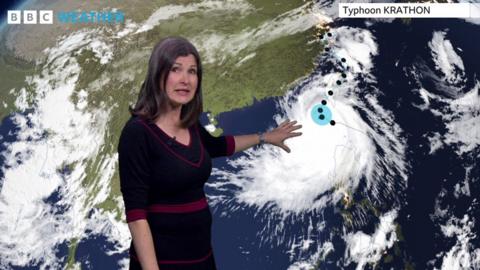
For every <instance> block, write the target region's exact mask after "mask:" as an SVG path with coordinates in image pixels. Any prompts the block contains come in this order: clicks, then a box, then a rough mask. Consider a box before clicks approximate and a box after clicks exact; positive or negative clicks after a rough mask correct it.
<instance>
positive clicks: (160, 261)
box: [130, 249, 213, 264]
mask: <svg viewBox="0 0 480 270" xmlns="http://www.w3.org/2000/svg"><path fill="white" fill-rule="evenodd" d="M212 253H213V252H212V250H211V249H210V251H209V252H208V254H207V255H205V256H203V257H202V258H200V259H196V260H181V261H172V260H159V261H158V263H159V264H192V263H200V262H203V261H206V260H207V259H208V258H209V257H210V256H212ZM130 256H131V257H132V258H133V259H135V260H136V261H138V257H137V256H135V255H134V254H130Z"/></svg>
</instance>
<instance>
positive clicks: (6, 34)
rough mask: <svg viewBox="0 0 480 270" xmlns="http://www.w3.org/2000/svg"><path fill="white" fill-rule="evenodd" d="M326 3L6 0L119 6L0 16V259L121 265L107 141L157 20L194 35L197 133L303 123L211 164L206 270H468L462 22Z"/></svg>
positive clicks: (164, 31)
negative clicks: (107, 17) (79, 13)
mask: <svg viewBox="0 0 480 270" xmlns="http://www.w3.org/2000/svg"><path fill="white" fill-rule="evenodd" d="M467 2H468V1H467ZM338 7H339V2H338V1H265V0H258V1H257V0H226V1H213V0H206V1H182V2H181V3H176V2H172V1H153V2H152V3H146V1H129V2H128V3H127V2H126V1H124V2H119V3H116V4H113V3H107V2H105V3H97V2H88V3H82V2H81V1H78V2H74V1H71V2H61V1H58V3H57V2H55V3H53V2H48V1H25V2H22V3H21V4H19V5H17V6H15V7H11V9H14V10H52V11H53V14H67V13H62V12H67V11H68V12H73V11H74V10H96V11H98V12H99V13H100V12H105V11H109V10H110V11H112V12H115V14H117V15H118V14H120V13H119V11H122V12H123V13H121V14H122V16H121V19H122V20H123V19H124V20H125V21H122V22H121V23H112V24H102V23H97V22H94V21H91V22H90V21H88V20H87V21H84V22H82V23H72V22H68V21H67V18H68V16H67V17H65V18H64V20H65V21H63V22H62V21H60V22H59V21H55V22H54V23H53V24H51V25H22V24H18V25H12V24H7V22H6V19H5V18H3V19H2V22H1V26H0V27H1V28H0V46H1V47H0V48H1V50H0V56H1V57H0V76H1V78H2V85H1V86H0V87H1V90H2V91H1V92H0V95H1V99H0V115H1V117H2V120H1V123H0V141H1V143H0V231H1V232H2V233H1V234H0V269H128V260H129V258H128V247H129V245H130V239H131V238H130V233H129V230H128V227H127V224H126V222H125V215H124V212H123V207H124V206H123V202H122V200H121V194H120V190H119V178H118V162H117V158H118V157H117V153H116V146H117V143H118V137H119V135H120V134H119V133H120V131H121V128H122V125H123V124H124V123H125V121H126V120H127V119H128V110H127V106H128V105H129V104H132V103H133V102H134V101H135V100H136V98H137V95H138V91H139V87H140V84H141V82H142V80H143V79H144V77H145V72H146V68H147V61H148V57H149V53H150V51H151V49H152V46H153V45H154V44H155V43H156V42H157V41H158V40H159V39H161V38H162V37H164V36H169V35H179V36H184V37H186V38H188V39H189V40H191V41H192V43H193V44H195V46H197V48H198V49H199V52H200V55H201V57H202V63H203V64H204V70H205V74H204V82H203V87H202V88H203V97H204V111H205V113H204V114H203V115H202V117H201V122H202V124H204V125H205V127H206V129H207V130H208V131H210V132H211V133H212V134H214V135H219V134H249V133H256V132H258V131H264V130H268V129H271V128H274V127H275V126H277V125H278V124H279V123H281V122H283V121H284V120H286V119H291V120H296V121H297V122H299V123H300V124H302V129H301V131H302V133H303V134H302V136H300V137H296V138H292V139H289V140H287V141H286V144H287V145H288V147H289V148H290V149H291V152H290V153H286V152H284V151H283V150H281V149H279V148H275V147H273V146H271V145H268V144H264V145H259V146H256V147H254V148H252V149H249V150H247V151H245V152H243V153H238V154H235V155H234V156H232V157H229V158H220V159H216V160H214V163H213V171H212V175H211V178H210V179H209V181H208V183H207V185H206V187H205V191H206V193H207V197H208V203H209V206H210V209H211V210H212V213H213V231H212V235H213V247H214V252H215V258H216V260H217V266H218V268H219V269H231V270H237V269H238V270H243V269H249V270H250V269H254V270H255V269H262V270H263V269H268V270H270V269H272V270H277V269H287V270H303V269H305V270H307V269H308V270H312V269H442V270H443V269H480V240H479V239H480V236H479V233H478V232H479V228H480V227H479V224H478V223H479V221H478V216H480V210H479V201H478V198H479V194H480V181H479V179H480V167H479V164H478V160H479V157H480V79H479V75H480V62H479V61H478V59H480V51H479V50H478V44H480V19H473V18H470V19H468V18H449V19H445V18H443V19H441V18H435V19H433V18H428V19H426V18H414V19H409V18H401V19H400V18H397V19H394V18H361V19H360V18H351V19H345V18H340V17H339V14H338V12H339V10H338ZM59 12H60V13H59ZM68 14H73V13H68ZM117 18H118V17H117Z"/></svg>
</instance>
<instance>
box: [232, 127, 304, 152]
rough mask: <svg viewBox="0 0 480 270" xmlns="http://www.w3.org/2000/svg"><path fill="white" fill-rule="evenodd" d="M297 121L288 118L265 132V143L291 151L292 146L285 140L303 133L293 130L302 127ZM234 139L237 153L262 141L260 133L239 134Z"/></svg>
mask: <svg viewBox="0 0 480 270" xmlns="http://www.w3.org/2000/svg"><path fill="white" fill-rule="evenodd" d="M296 123H297V121H289V120H287V121H285V122H283V123H281V124H280V125H279V126H278V127H276V128H275V129H273V130H271V131H268V132H265V133H264V139H265V143H269V144H272V145H275V146H278V147H280V148H282V149H283V150H285V151H286V152H287V153H290V148H288V146H286V145H285V144H284V141H285V140H286V139H288V138H291V137H297V136H300V135H302V133H301V132H293V131H295V130H297V129H299V128H301V127H302V125H295V124H296ZM234 139H235V153H237V152H240V151H244V150H246V149H248V148H250V147H252V146H255V145H257V144H259V143H260V135H259V134H248V135H238V136H234Z"/></svg>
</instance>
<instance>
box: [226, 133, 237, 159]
mask: <svg viewBox="0 0 480 270" xmlns="http://www.w3.org/2000/svg"><path fill="white" fill-rule="evenodd" d="M225 140H227V156H231V155H233V154H234V153H235V138H234V137H233V136H232V135H227V136H225Z"/></svg>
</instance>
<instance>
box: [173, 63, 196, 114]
mask: <svg viewBox="0 0 480 270" xmlns="http://www.w3.org/2000/svg"><path fill="white" fill-rule="evenodd" d="M197 85H198V76H197V61H196V60H195V57H194V56H193V55H192V54H189V55H187V56H179V57H177V59H175V62H174V63H173V65H172V68H171V69H170V71H169V73H168V77H167V82H166V84H165V90H166V92H167V96H168V98H169V100H170V102H171V104H172V105H173V106H177V105H185V104H187V103H188V102H190V101H191V100H192V99H193V97H194V96H195V91H196V90H197Z"/></svg>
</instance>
